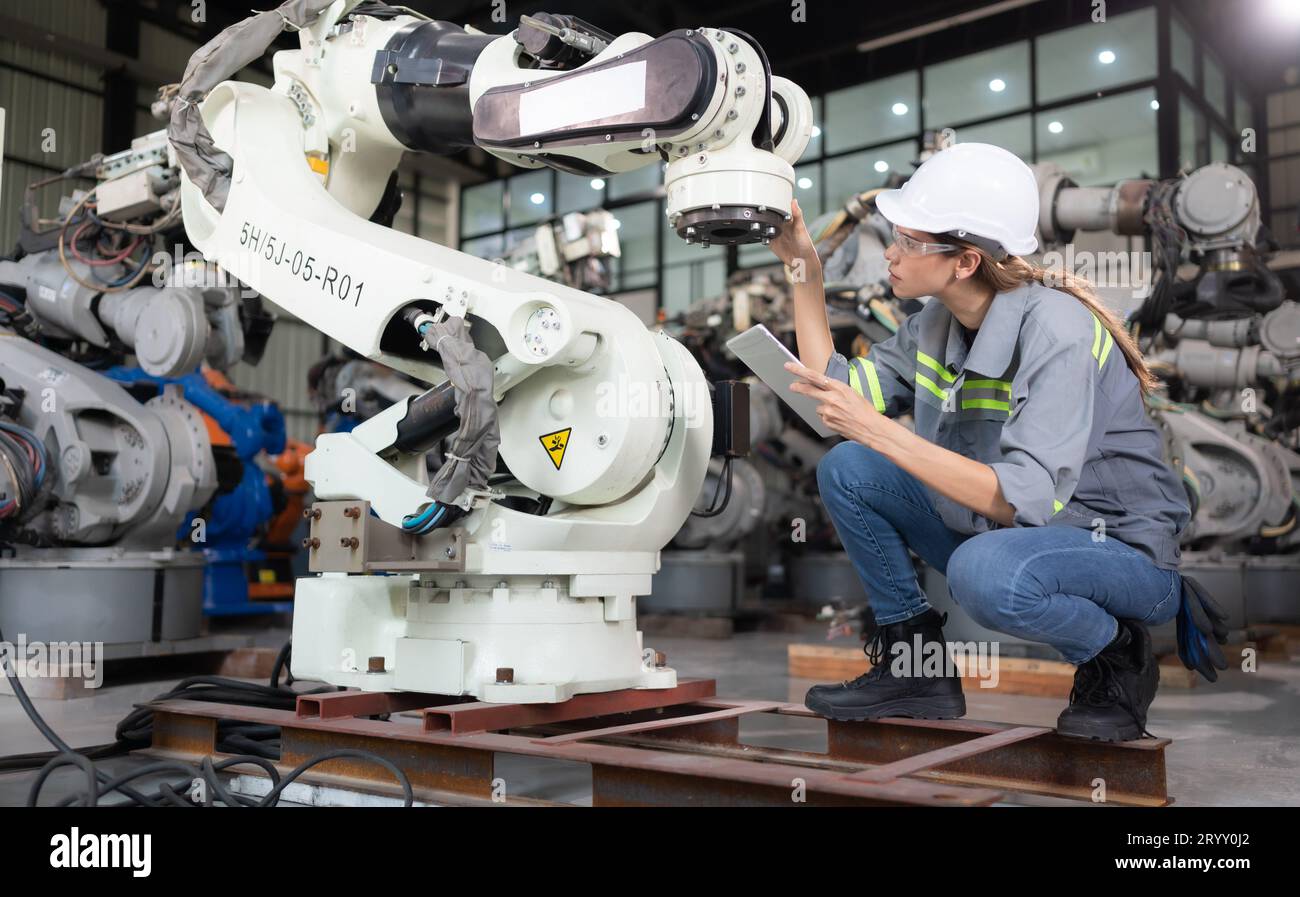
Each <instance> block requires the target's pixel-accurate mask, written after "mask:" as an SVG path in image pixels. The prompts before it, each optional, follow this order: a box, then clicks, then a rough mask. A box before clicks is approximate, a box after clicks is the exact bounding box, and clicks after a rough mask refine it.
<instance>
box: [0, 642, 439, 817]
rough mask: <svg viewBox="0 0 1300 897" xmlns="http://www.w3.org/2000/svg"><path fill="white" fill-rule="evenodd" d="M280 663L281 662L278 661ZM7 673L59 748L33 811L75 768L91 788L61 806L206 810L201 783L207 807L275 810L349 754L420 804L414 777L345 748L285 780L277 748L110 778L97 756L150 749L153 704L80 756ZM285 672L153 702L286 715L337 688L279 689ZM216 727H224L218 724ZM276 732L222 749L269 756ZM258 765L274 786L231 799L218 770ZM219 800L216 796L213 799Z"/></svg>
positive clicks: (236, 732) (200, 686) (28, 758)
mask: <svg viewBox="0 0 1300 897" xmlns="http://www.w3.org/2000/svg"><path fill="white" fill-rule="evenodd" d="M3 641H4V633H3V632H0V642H3ZM280 654H281V657H283V659H284V663H286V664H287V661H288V658H289V645H285V647H284V648H283V649H281V652H280ZM278 660H279V659H278V658H277V661H278ZM3 666H4V673H5V675H6V676H7V677H8V678H9V683H10V685H11V686H12V687H13V690H14V697H16V698H17V699H18V703H19V704H20V705H21V706H22V708H23V710H24V712H26V714H27V717H28V719H30V720H31V721H32V724H33V725H34V726H36V728H37V730H39V731H40V733H41V735H43V736H44V737H45V739H46V740H47V741H49V742H50V744H52V745H53V746H54V748H55V751H53V752H51V754H50V755H48V756H49V759H48V760H47V761H46V762H45V764H44V765H43V766H42V767H41V768H40V771H39V772H38V773H37V775H36V780H35V781H34V782H33V783H32V787H31V790H30V791H29V792H28V795H27V806H29V807H34V806H37V803H38V801H39V799H40V794H41V789H42V788H43V787H44V785H45V782H46V781H47V780H48V779H49V777H50V776H51V775H52V774H53V773H54V771H55V770H57V769H60V768H62V767H64V766H77V767H79V768H80V769H81V770H83V771H84V772H85V773H86V790H85V793H84V794H71V795H69V796H67V797H65V798H63V799H62V800H61V801H59V803H58V804H57V805H58V806H71V805H72V804H74V803H77V802H80V803H81V804H82V805H83V806H91V807H93V806H97V805H98V804H99V800H100V798H102V797H104V796H105V795H108V794H111V793H113V792H117V793H119V794H122V795H124V796H126V797H127V799H128V800H129V801H130V802H131V803H134V804H136V805H138V806H147V807H159V806H186V807H193V806H200V804H196V803H194V802H193V800H191V799H190V798H189V797H187V796H186V795H187V794H189V793H191V791H192V789H193V786H194V784H195V783H196V782H199V781H201V782H202V783H203V789H202V791H203V796H204V798H205V800H204V803H203V804H202V805H203V806H214V805H215V802H216V800H215V799H219V800H220V801H221V802H222V803H223V804H225V805H226V806H231V807H273V806H275V805H276V804H278V803H279V801H280V795H281V794H282V793H283V792H284V789H285V788H286V787H288V785H290V784H291V783H292V782H293V781H295V780H296V779H297V778H298V777H300V776H301V775H302V774H303V773H305V772H307V770H309V769H311V768H312V767H313V766H316V765H317V764H319V763H324V762H326V761H328V760H334V759H339V758H341V757H350V758H353V759H357V760H362V761H365V762H371V763H377V764H379V765H380V766H383V767H384V768H385V769H387V770H388V771H389V772H391V773H392V774H393V776H394V778H396V779H397V781H398V784H400V785H401V786H402V792H403V794H404V796H405V801H404V804H403V805H404V806H407V807H409V806H411V805H412V803H413V802H414V792H413V791H412V789H411V782H410V779H408V778H407V776H406V774H405V773H404V772H402V770H401V769H399V768H398V767H397V766H395V765H394V764H393V763H391V762H390V761H388V760H386V759H384V758H383V757H381V756H379V755H378V754H375V753H372V752H370V751H362V750H354V749H341V750H336V751H329V752H326V753H324V754H320V755H318V756H316V757H312V758H311V759H309V760H307V761H305V762H304V763H302V764H300V765H299V766H297V767H295V768H294V769H293V770H292V771H291V772H289V773H288V774H287V775H286V776H284V777H283V778H281V777H280V774H279V770H277V769H276V767H275V764H274V763H272V762H271V761H272V760H274V759H278V756H279V751H278V750H276V751H275V756H274V757H266V756H257V755H255V754H251V753H250V754H242V755H238V756H234V757H226V758H223V759H221V760H217V761H214V760H213V758H211V757H204V758H203V759H202V760H201V761H200V763H199V765H198V766H197V767H196V766H193V765H191V764H188V763H183V762H181V761H179V760H161V761H158V762H155V763H148V764H146V765H144V766H142V767H138V768H136V769H134V770H131V771H130V772H128V773H124V774H121V775H118V776H111V775H110V774H109V773H108V772H106V771H104V770H102V769H98V768H97V767H96V766H95V762H94V760H92V759H91V755H92V754H94V755H95V756H96V757H100V758H102V757H106V756H114V755H117V754H122V753H126V752H128V751H129V750H131V749H132V747H139V746H142V745H144V744H149V743H151V741H152V736H153V711H152V709H150V708H149V707H137V708H136V709H135V710H133V711H132V712H131V713H128V714H127V715H126V717H125V718H124V719H123V720H122V721H121V722H119V723H118V724H117V732H116V734H117V741H116V742H115V743H114V744H112V745H97V746H95V747H92V748H85V749H83V750H81V751H78V750H76V749H74V748H72V747H71V746H70V745H68V743H67V742H65V741H64V740H63V739H62V738H60V737H59V735H58V733H57V732H55V731H54V730H53V729H52V728H50V725H49V724H48V723H47V722H46V721H45V719H44V717H42V716H41V715H40V713H39V712H38V711H37V710H36V706H35V705H34V704H33V703H32V701H31V698H30V697H28V695H27V690H26V689H25V688H23V685H22V682H21V680H20V679H19V678H18V674H17V672H16V671H15V670H14V669H13V666H12V663H11V661H10V658H9V656H8V653H7V652H6V653H5V656H4V663H3ZM278 674H279V670H278V669H277V670H276V671H274V672H273V673H272V684H270V685H262V684H260V683H251V682H241V681H240V680H238V679H227V678H225V677H221V676H192V677H190V678H188V679H185V680H182V681H181V682H180V683H179V684H178V685H177V686H176V687H175V688H174V689H172V690H171V691H169V692H167V693H165V694H163V695H159V696H158V697H157V698H155V699H154V700H171V699H174V698H185V699H187V700H198V701H212V702H216V703H227V704H229V703H235V704H243V705H245V706H254V707H271V708H274V709H281V710H292V709H293V707H294V706H295V704H296V702H297V698H298V695H299V694H317V693H320V692H327V691H334V690H335V689H334V687H333V686H324V687H322V688H319V689H313V690H312V691H309V692H295V691H293V690H291V689H289V688H287V687H284V686H279V685H275V684H274V682H275V680H276V679H278ZM218 728H219V729H220V728H221V725H220V722H219V724H218ZM272 734H278V727H276V726H266V725H256V724H241V723H237V722H236V723H233V724H232V725H229V726H228V727H226V731H225V741H224V743H223V742H219V745H218V746H219V747H220V746H227V745H229V746H233V745H234V744H243V745H245V746H246V748H252V749H256V750H257V753H258V754H261V753H267V752H269V750H270V748H269V746H268V742H269V741H271V740H272V739H270V738H266V737H263V736H270V735H272ZM38 757H40V755H37V754H20V755H15V756H14V757H4V758H0V769H2V768H4V767H5V766H6V765H9V767H10V768H24V767H23V766H22V765H21V764H23V763H31V762H32V761H34V760H35V759H36V758H38ZM246 765H253V766H258V767H260V768H261V769H262V770H263V771H264V772H266V774H267V776H268V777H269V778H270V780H271V783H272V787H271V790H270V791H268V792H267V794H266V796H264V797H263V798H262V799H261V800H258V799H256V798H253V797H249V796H246V795H236V794H232V793H231V792H229V791H228V790H227V789H226V786H225V783H224V782H222V781H221V778H220V775H219V773H221V772H223V771H224V770H226V769H229V768H231V767H233V766H246ZM169 773H174V774H176V775H179V776H182V777H183V778H182V779H181V781H180V782H177V783H170V782H163V783H162V784H160V785H159V786H158V790H157V791H156V792H154V793H153V794H144V793H142V792H140V791H138V790H137V789H135V788H133V787H131V783H132V782H135V781H136V780H138V779H141V778H144V777H148V776H156V775H162V774H169ZM214 797H215V799H214Z"/></svg>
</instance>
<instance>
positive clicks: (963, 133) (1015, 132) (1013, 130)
mask: <svg viewBox="0 0 1300 897" xmlns="http://www.w3.org/2000/svg"><path fill="white" fill-rule="evenodd" d="M1031 119H1032V116H1030V115H1028V114H1025V115H1015V116H1012V117H1011V118H1001V119H998V120H997V121H993V122H989V123H988V124H983V125H973V126H971V127H966V128H955V129H954V132H955V135H954V136H955V137H956V140H957V142H958V143H991V144H993V145H994V146H1000V147H1002V148H1003V149H1004V150H1007V151H1008V152H1012V153H1015V154H1016V155H1017V156H1019V157H1020V158H1022V159H1025V160H1026V161H1030V160H1032V159H1033V155H1034V135H1033V125H1032V123H1031Z"/></svg>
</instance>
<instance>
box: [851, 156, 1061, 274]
mask: <svg viewBox="0 0 1300 897" xmlns="http://www.w3.org/2000/svg"><path fill="white" fill-rule="evenodd" d="M876 208H877V209H879V210H880V214H882V215H884V216H885V217H886V218H887V219H889V221H890V223H891V224H895V225H898V226H899V227H910V228H914V229H916V230H923V231H926V232H927V233H931V234H948V235H951V236H954V237H956V238H958V239H964V240H968V241H970V242H972V243H975V244H976V245H982V244H986V243H996V244H997V245H998V246H999V247H1001V248H1002V249H1003V250H1005V251H1006V252H1008V253H1010V254H1011V255H1027V254H1029V253H1031V252H1033V251H1034V250H1035V249H1037V248H1038V238H1037V236H1036V235H1035V231H1036V230H1037V228H1038V182H1037V180H1036V179H1035V178H1034V173H1033V171H1031V170H1030V168H1029V166H1028V165H1026V164H1025V163H1024V162H1022V161H1020V159H1019V158H1018V157H1016V156H1015V155H1013V154H1012V153H1009V152H1007V151H1006V150H1004V149H1002V148H1001V147H999V146H993V145H992V144H988V143H958V144H956V145H955V146H951V147H949V148H948V149H945V150H941V151H940V152H937V153H935V154H934V155H933V156H931V157H930V158H929V159H927V160H926V161H925V162H923V163H922V164H921V167H919V168H918V169H916V172H915V173H914V174H913V175H912V177H911V179H910V180H908V182H907V183H906V184H904V185H903V186H902V188H901V189H898V190H886V191H885V192H883V193H880V194H878V195H877V196H876ZM972 237H973V238H975V239H971V238H972ZM989 248H992V247H989ZM995 254H996V253H995Z"/></svg>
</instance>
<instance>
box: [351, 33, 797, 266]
mask: <svg viewBox="0 0 1300 897" xmlns="http://www.w3.org/2000/svg"><path fill="white" fill-rule="evenodd" d="M382 54H383V55H384V58H386V59H390V60H396V62H395V63H394V64H391V65H390V66H388V67H386V68H384V69H383V70H382V71H380V70H379V69H376V71H379V72H380V74H379V81H378V84H377V90H378V92H379V96H380V107H381V109H383V111H384V117H385V123H386V124H387V125H388V128H389V130H390V131H391V132H392V133H393V134H394V135H396V136H397V137H398V139H399V140H401V141H402V143H403V144H405V145H406V146H407V147H408V148H411V149H417V150H425V151H429V152H439V151H445V147H446V146H448V145H450V144H453V143H458V144H461V145H463V144H466V143H470V142H472V143H473V144H475V145H477V146H479V147H482V148H483V149H485V150H487V151H488V152H491V153H493V154H494V155H496V156H498V157H500V158H502V159H505V160H506V161H508V162H510V163H511V164H514V165H518V166H521V167H525V168H540V167H543V166H546V167H550V168H555V169H559V170H561V171H567V172H570V173H573V174H579V175H586V176H590V177H603V176H605V175H610V174H615V173H618V172H625V171H631V170H633V169H636V168H642V167H644V166H646V165H649V164H657V163H664V164H666V166H667V168H666V175H665V188H666V192H667V198H668V201H667V215H668V218H669V221H670V222H671V224H672V226H673V228H674V229H675V230H676V232H677V234H678V236H680V237H681V238H683V239H684V240H686V241H687V242H688V243H697V244H699V245H702V246H709V245H714V244H720V245H731V244H742V243H759V242H766V241H768V240H770V239H771V238H772V237H774V236H776V235H777V233H778V232H779V231H780V228H781V226H782V225H783V223H784V222H785V221H787V220H789V217H790V205H791V199H792V196H793V190H794V169H793V167H792V166H793V164H794V163H795V162H796V161H798V159H799V157H800V156H801V155H802V154H803V151H804V149H805V147H806V146H807V144H808V141H809V140H810V139H811V136H812V127H813V120H812V119H813V114H812V104H811V102H810V101H809V99H808V96H807V94H805V93H804V91H803V90H802V89H801V88H800V87H798V86H797V85H796V84H794V83H793V82H791V81H789V80H787V79H785V78H781V77H775V76H773V74H772V71H771V67H770V65H769V63H768V60H767V56H766V54H764V52H763V49H762V47H760V46H759V45H758V43H757V42H756V41H754V40H753V39H752V38H751V37H749V36H748V35H746V34H744V33H743V32H738V31H731V30H725V29H715V28H701V29H683V30H678V31H673V32H670V33H669V34H666V35H664V36H662V37H659V38H656V39H651V38H650V37H649V36H647V35H645V34H639V33H628V34H623V35H619V36H617V37H615V36H613V35H610V34H608V33H606V32H603V31H601V30H600V29H598V28H595V27H593V26H591V25H588V24H587V23H585V22H582V21H581V20H579V19H574V18H572V17H569V16H558V15H551V14H547V13H539V14H537V15H536V16H525V17H523V19H522V20H521V22H520V25H519V27H518V28H516V30H515V31H514V32H512V33H511V34H510V35H506V36H503V37H499V38H496V39H492V40H487V39H486V37H485V36H483V35H468V34H464V33H462V32H459V31H453V30H451V29H449V28H448V26H447V23H442V22H421V23H416V24H414V25H411V26H409V27H407V28H404V29H402V30H401V31H400V32H398V33H397V34H395V35H394V36H393V37H392V39H391V40H390V41H389V43H388V45H387V46H386V47H385V48H384V50H383V51H382ZM435 69H436V71H437V73H438V77H437V78H435V77H433V76H432V75H431V74H430V73H432V72H434V71H435ZM404 72H405V73H406V74H404ZM419 72H424V74H419ZM457 72H458V73H460V74H459V75H457V76H456V77H452V74H455V73H457ZM466 83H467V84H468V97H467V99H468V110H467V111H469V110H472V113H471V115H470V127H471V128H472V135H466V134H462V135H460V136H459V137H458V138H456V139H453V137H455V135H450V134H449V133H448V131H447V121H448V120H447V118H446V116H445V115H443V114H441V113H440V111H439V110H442V111H443V112H445V111H446V100H447V98H448V96H449V94H448V91H449V90H463V89H464V87H463V86H462V85H464V84H466ZM466 138H469V139H466Z"/></svg>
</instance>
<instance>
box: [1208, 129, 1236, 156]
mask: <svg viewBox="0 0 1300 897" xmlns="http://www.w3.org/2000/svg"><path fill="white" fill-rule="evenodd" d="M1210 161H1211V162H1231V161H1232V156H1231V155H1230V154H1229V152H1228V140H1227V138H1226V137H1224V136H1223V132H1222V131H1220V130H1219V129H1218V128H1211V129H1210Z"/></svg>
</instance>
